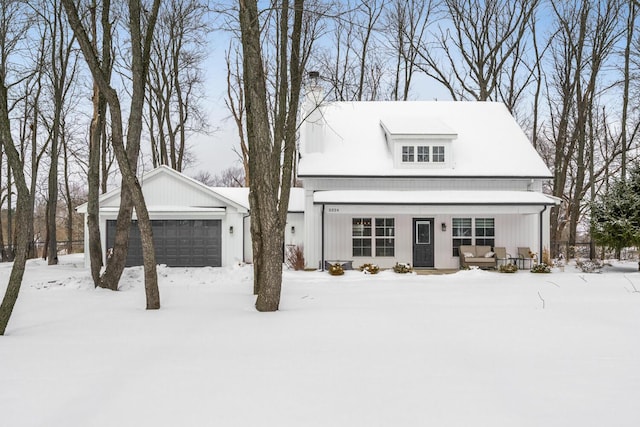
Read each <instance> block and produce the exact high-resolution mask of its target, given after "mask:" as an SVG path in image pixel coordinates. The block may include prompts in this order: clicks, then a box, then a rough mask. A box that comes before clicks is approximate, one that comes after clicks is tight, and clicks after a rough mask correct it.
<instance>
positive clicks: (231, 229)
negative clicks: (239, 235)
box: [229, 225, 233, 234]
mask: <svg viewBox="0 0 640 427" xmlns="http://www.w3.org/2000/svg"><path fill="white" fill-rule="evenodd" d="M229 234H233V225H232V226H231V227H229Z"/></svg>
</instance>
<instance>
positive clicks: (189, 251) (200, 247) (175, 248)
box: [107, 220, 222, 267]
mask: <svg viewBox="0 0 640 427" xmlns="http://www.w3.org/2000/svg"><path fill="white" fill-rule="evenodd" d="M221 224H222V222H221V221H220V220H154V221H152V227H153V241H154V245H155V249H156V261H157V263H158V264H166V265H168V266H176V267H178V266H180V267H183V266H184V267H186V266H214V267H218V266H220V265H222V257H221V253H222V233H221V230H222V225H221ZM114 237H115V221H107V245H110V242H113V241H114ZM108 247H110V246H108ZM133 265H142V244H141V241H140V232H139V230H138V227H137V223H136V221H132V224H131V232H130V236H129V253H128V256H127V266H133Z"/></svg>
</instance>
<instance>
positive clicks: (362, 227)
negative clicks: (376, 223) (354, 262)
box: [351, 218, 371, 256]
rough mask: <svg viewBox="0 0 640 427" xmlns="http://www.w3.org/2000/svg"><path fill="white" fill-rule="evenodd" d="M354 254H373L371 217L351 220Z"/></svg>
mask: <svg viewBox="0 0 640 427" xmlns="http://www.w3.org/2000/svg"><path fill="white" fill-rule="evenodd" d="M351 236H352V245H353V256H371V218H353V219H352V220H351Z"/></svg>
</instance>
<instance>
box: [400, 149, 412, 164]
mask: <svg viewBox="0 0 640 427" xmlns="http://www.w3.org/2000/svg"><path fill="white" fill-rule="evenodd" d="M402 161H403V162H404V163H413V145H404V146H403V147H402Z"/></svg>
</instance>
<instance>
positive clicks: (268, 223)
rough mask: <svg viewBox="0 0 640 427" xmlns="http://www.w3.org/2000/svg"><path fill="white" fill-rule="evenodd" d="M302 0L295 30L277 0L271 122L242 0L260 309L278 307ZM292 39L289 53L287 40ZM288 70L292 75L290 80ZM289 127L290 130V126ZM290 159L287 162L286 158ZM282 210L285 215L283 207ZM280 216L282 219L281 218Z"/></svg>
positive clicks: (253, 29)
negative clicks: (275, 70)
mask: <svg viewBox="0 0 640 427" xmlns="http://www.w3.org/2000/svg"><path fill="white" fill-rule="evenodd" d="M303 3H304V2H303V0H296V1H295V2H294V19H293V30H292V32H291V33H289V15H288V13H289V2H288V1H287V0H284V1H282V2H281V3H280V4H279V8H278V11H279V13H280V16H279V17H278V22H279V29H278V34H279V38H278V39H277V43H278V46H277V47H276V51H277V52H278V55H277V78H276V80H277V83H276V85H275V91H276V94H275V95H274V98H275V99H276V100H277V101H276V102H275V103H274V104H273V105H274V108H275V111H274V114H273V115H272V117H273V118H274V121H273V127H274V128H273V132H272V129H271V127H270V124H271V123H270V121H269V118H270V117H271V116H270V114H269V109H268V107H267V105H268V102H267V98H268V94H267V85H266V76H265V74H264V66H263V65H264V64H263V59H262V55H263V53H262V47H261V27H260V25H261V24H260V20H259V14H258V7H257V1H256V0H251V1H245V2H241V3H240V8H239V18H240V28H241V35H242V49H243V79H244V94H245V99H246V108H247V110H246V111H247V141H248V144H249V170H250V173H251V177H252V178H251V189H250V193H249V204H250V208H251V220H252V222H251V223H252V225H251V238H252V247H253V250H254V254H253V259H254V290H255V291H256V292H257V294H258V297H257V299H256V309H257V310H258V311H276V310H278V308H279V304H280V293H281V286H282V262H283V253H282V251H283V244H284V227H285V224H286V212H287V208H288V204H289V191H290V188H291V174H292V169H293V165H292V162H293V153H295V138H291V135H292V134H293V135H294V136H295V128H296V119H297V111H298V110H297V109H298V100H299V96H300V90H301V82H302V76H301V74H302V70H303V69H304V67H303V65H302V64H301V60H300V39H301V27H302V16H303ZM289 40H290V41H291V47H290V49H291V58H290V59H289V58H288V49H289V46H288V43H289ZM289 76H291V80H290V81H289ZM292 129H293V132H292ZM290 163H291V164H290ZM283 212H284V217H283V216H282V213H283ZM283 218H284V220H283Z"/></svg>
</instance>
